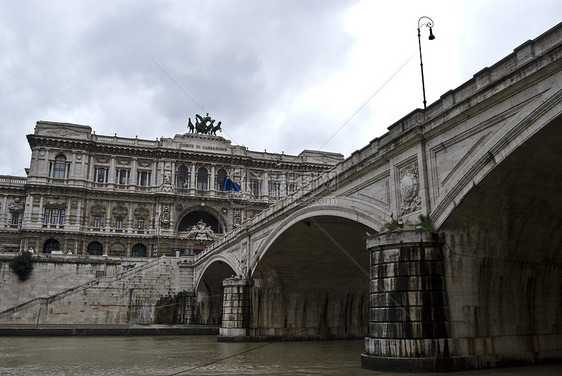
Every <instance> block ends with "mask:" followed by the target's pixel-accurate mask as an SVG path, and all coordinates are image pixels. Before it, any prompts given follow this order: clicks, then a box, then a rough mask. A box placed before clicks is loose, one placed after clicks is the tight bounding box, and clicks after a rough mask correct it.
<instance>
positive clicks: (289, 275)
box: [248, 202, 381, 339]
mask: <svg viewBox="0 0 562 376" xmlns="http://www.w3.org/2000/svg"><path fill="white" fill-rule="evenodd" d="M347 203H348V204H349V203H350V202H347ZM338 204H339V205H341V204H342V203H341V202H338ZM339 205H338V206H335V205H334V206H328V205H326V206H319V205H317V206H310V207H307V208H303V209H301V210H299V211H298V212H295V213H293V214H292V215H290V216H289V217H287V218H285V219H284V220H283V221H282V222H281V223H280V224H279V226H277V227H276V229H275V230H274V231H273V232H272V233H270V234H269V235H268V236H267V238H266V240H264V241H263V242H262V244H261V245H260V246H259V248H258V252H259V255H256V256H254V257H255V260H254V264H253V265H251V281H252V286H251V288H250V294H251V296H252V306H251V309H252V314H251V317H252V322H251V324H250V328H249V331H248V333H249V335H250V336H257V337H264V336H265V337H268V336H272V337H283V338H324V339H330V338H361V337H364V336H365V334H366V333H367V328H368V322H369V313H368V306H369V303H368V302H369V255H368V252H367V250H366V243H365V241H366V237H367V233H370V234H372V233H374V232H376V230H375V229H376V228H379V227H380V225H381V223H380V220H374V219H373V216H372V215H371V216H370V217H369V216H368V215H367V214H366V213H365V212H363V211H362V210H361V209H360V208H356V207H352V206H345V205H342V206H339Z"/></svg>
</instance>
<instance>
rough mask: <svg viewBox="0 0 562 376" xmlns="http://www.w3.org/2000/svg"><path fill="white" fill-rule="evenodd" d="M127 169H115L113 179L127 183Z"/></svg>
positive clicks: (119, 182) (118, 182) (128, 173)
mask: <svg viewBox="0 0 562 376" xmlns="http://www.w3.org/2000/svg"><path fill="white" fill-rule="evenodd" d="M129 176H130V172H129V170H117V174H116V176H115V181H116V182H117V184H129Z"/></svg>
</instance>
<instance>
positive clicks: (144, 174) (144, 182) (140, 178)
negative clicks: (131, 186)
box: [137, 171, 150, 187]
mask: <svg viewBox="0 0 562 376" xmlns="http://www.w3.org/2000/svg"><path fill="white" fill-rule="evenodd" d="M137 185H140V186H143V187H147V186H149V185H150V172H149V171H138V172H137Z"/></svg>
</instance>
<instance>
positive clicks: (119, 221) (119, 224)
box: [115, 217, 123, 229]
mask: <svg viewBox="0 0 562 376" xmlns="http://www.w3.org/2000/svg"><path fill="white" fill-rule="evenodd" d="M115 228H117V229H122V228H123V218H121V217H117V219H116V220H115Z"/></svg>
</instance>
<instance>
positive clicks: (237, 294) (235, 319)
mask: <svg viewBox="0 0 562 376" xmlns="http://www.w3.org/2000/svg"><path fill="white" fill-rule="evenodd" d="M222 285H223V287H224V292H223V302H222V304H223V306H222V325H221V328H220V329H219V337H218V339H219V341H223V342H229V341H244V340H245V338H247V333H248V327H249V326H250V315H251V304H252V303H251V295H250V288H251V286H252V283H251V281H248V280H247V279H245V278H240V277H234V278H227V279H225V280H224V281H223V283H222Z"/></svg>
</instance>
